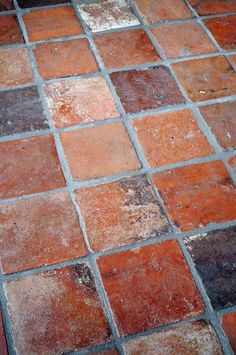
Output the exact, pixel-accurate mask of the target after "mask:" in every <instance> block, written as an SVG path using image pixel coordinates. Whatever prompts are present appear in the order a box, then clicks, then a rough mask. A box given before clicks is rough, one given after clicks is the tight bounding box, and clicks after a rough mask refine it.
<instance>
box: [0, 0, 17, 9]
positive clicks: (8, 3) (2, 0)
mask: <svg viewBox="0 0 236 355" xmlns="http://www.w3.org/2000/svg"><path fill="white" fill-rule="evenodd" d="M13 9H14V5H13V1H12V0H0V11H8V10H13Z"/></svg>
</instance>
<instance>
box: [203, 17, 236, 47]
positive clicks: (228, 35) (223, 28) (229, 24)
mask: <svg viewBox="0 0 236 355" xmlns="http://www.w3.org/2000/svg"><path fill="white" fill-rule="evenodd" d="M204 22H205V24H206V25H207V27H208V28H209V30H210V31H211V33H212V34H213V36H214V37H215V39H216V40H217V42H218V43H219V45H220V46H221V48H223V49H225V50H233V49H236V34H235V28H236V15H230V16H224V17H216V18H209V19H207V20H205V21H204Z"/></svg>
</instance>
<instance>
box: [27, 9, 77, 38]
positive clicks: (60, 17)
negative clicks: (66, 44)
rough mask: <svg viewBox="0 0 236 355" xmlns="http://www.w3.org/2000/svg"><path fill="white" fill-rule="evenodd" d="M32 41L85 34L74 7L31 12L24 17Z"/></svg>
mask: <svg viewBox="0 0 236 355" xmlns="http://www.w3.org/2000/svg"><path fill="white" fill-rule="evenodd" d="M23 20H24V23H25V26H26V29H27V32H28V37H29V40H30V41H40V40H43V39H50V38H57V37H65V36H71V35H77V34H81V33H83V29H82V27H81V25H80V23H79V20H78V19H77V17H76V14H75V12H74V10H73V9H72V7H69V6H59V7H52V8H47V9H40V10H34V11H31V12H29V13H27V14H25V15H24V16H23Z"/></svg>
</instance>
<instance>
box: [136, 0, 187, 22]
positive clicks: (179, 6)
mask: <svg viewBox="0 0 236 355" xmlns="http://www.w3.org/2000/svg"><path fill="white" fill-rule="evenodd" d="M133 3H134V4H135V5H136V7H137V9H138V10H139V12H140V13H141V15H142V16H143V17H144V19H145V20H146V21H147V22H159V21H165V20H174V19H181V18H190V17H192V13H191V11H190V10H189V9H188V7H187V5H186V4H185V2H184V1H183V0H159V1H158V2H157V1H156V0H133Z"/></svg>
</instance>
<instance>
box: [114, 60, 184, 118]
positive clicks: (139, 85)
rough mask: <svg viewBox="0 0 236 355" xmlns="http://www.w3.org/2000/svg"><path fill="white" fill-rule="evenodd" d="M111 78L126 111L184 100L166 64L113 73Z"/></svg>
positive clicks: (145, 108) (177, 102)
mask: <svg viewBox="0 0 236 355" xmlns="http://www.w3.org/2000/svg"><path fill="white" fill-rule="evenodd" d="M111 80H112V83H113V85H114V86H115V88H116V92H117V94H118V96H119V97H120V100H121V103H122V104H123V106H124V109H125V111H126V112H129V113H133V112H137V111H141V110H147V109H152V108H158V107H162V106H168V105H173V104H180V103H183V102H184V98H183V96H182V95H181V93H180V91H179V89H178V87H177V85H176V83H175V81H174V79H173V77H172V76H171V74H170V72H169V70H168V69H167V68H166V67H164V66H158V67H151V68H148V69H145V70H127V71H120V72H115V73H112V74H111Z"/></svg>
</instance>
